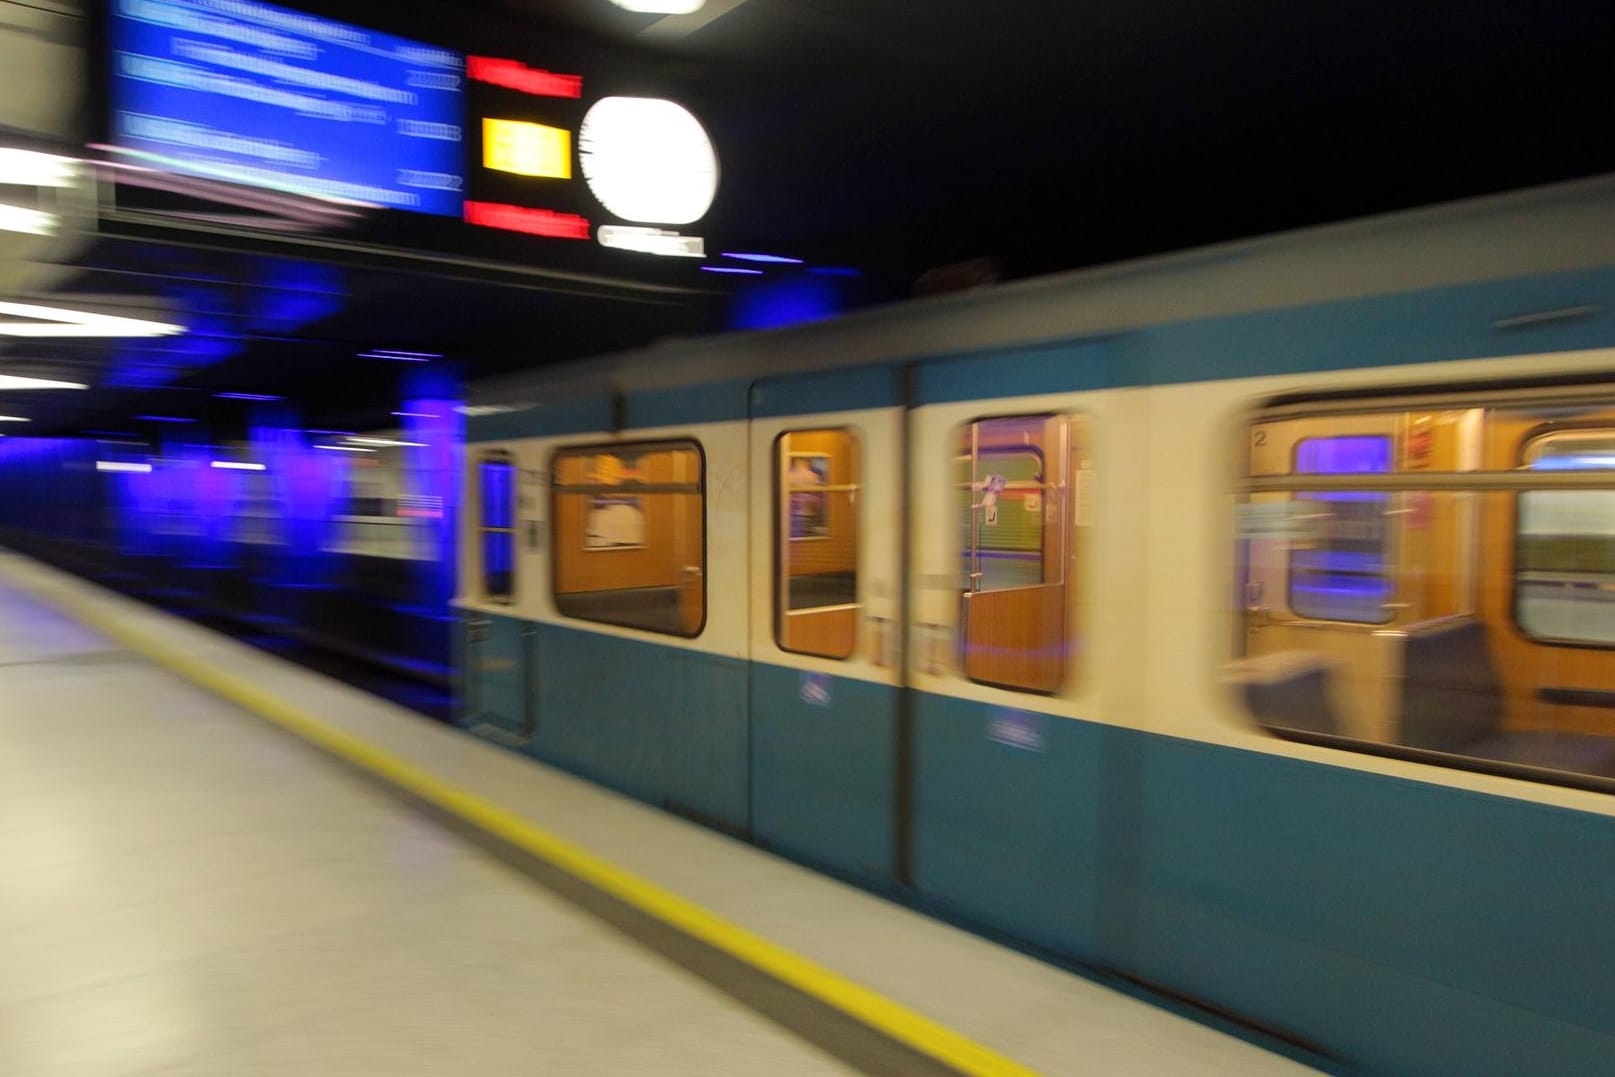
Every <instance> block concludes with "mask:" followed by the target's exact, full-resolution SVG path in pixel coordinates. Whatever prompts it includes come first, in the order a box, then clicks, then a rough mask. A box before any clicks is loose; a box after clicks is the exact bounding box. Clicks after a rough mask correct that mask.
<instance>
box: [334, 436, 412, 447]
mask: <svg viewBox="0 0 1615 1077" xmlns="http://www.w3.org/2000/svg"><path fill="white" fill-rule="evenodd" d="M348 440H349V441H351V442H353V443H354V444H355V445H380V446H383V447H385V448H389V449H391V448H404V447H408V448H411V449H424V448H426V442H424V441H398V440H397V439H395V438H360V437H350V438H349V439H348Z"/></svg>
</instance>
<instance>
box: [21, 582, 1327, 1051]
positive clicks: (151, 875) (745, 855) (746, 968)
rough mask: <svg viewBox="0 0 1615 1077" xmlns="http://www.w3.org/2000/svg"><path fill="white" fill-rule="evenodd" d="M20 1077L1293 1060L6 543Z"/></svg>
mask: <svg viewBox="0 0 1615 1077" xmlns="http://www.w3.org/2000/svg"><path fill="white" fill-rule="evenodd" d="M0 809H3V810H0V865H3V867H0V873H3V874H0V1074H5V1075H8V1077H57V1075H62V1077H114V1075H115V1077H159V1075H160V1077H203V1075H207V1077H230V1075H236V1074H240V1075H246V1077H259V1075H264V1077H267V1075H271V1074H273V1075H276V1077H286V1075H294V1074H295V1075H300V1077H324V1075H328V1074H329V1075H332V1077H335V1075H343V1077H366V1075H371V1074H374V1075H377V1077H382V1075H385V1077H408V1075H414V1074H421V1075H427V1074H430V1075H434V1077H444V1075H451V1074H452V1075H468V1077H469V1075H476V1077H499V1075H505V1074H509V1075H523V1077H526V1075H532V1074H550V1073H555V1074H581V1073H590V1074H594V1073H599V1074H815V1073H857V1072H869V1073H970V1074H989V1073H993V1074H1026V1073H1048V1074H1090V1073H1091V1074H1106V1075H1127V1074H1189V1073H1194V1074H1241V1075H1265V1074H1290V1073H1305V1072H1315V1071H1314V1070H1312V1069H1310V1068H1308V1066H1306V1065H1304V1064H1303V1062H1302V1061H1299V1060H1297V1058H1294V1057H1287V1056H1285V1055H1283V1054H1278V1053H1274V1052H1271V1051H1268V1050H1264V1049H1263V1047H1262V1046H1259V1045H1258V1044H1256V1043H1253V1042H1249V1041H1248V1040H1247V1039H1245V1038H1242V1037H1239V1036H1235V1035H1230V1034H1228V1033H1227V1032H1224V1031H1221V1030H1219V1029H1217V1028H1214V1027H1211V1026H1210V1025H1208V1024H1206V1023H1202V1022H1200V1021H1196V1020H1191V1019H1189V1018H1188V1017H1186V1016H1184V1015H1182V1014H1180V1013H1175V1012H1171V1011H1170V1010H1168V1009H1163V1008H1161V1007H1158V1006H1154V1005H1151V1004H1149V1003H1148V1002H1146V1001H1143V1000H1141V999H1140V998H1138V997H1134V995H1133V994H1130V993H1127V992H1123V991H1119V990H1116V989H1114V988H1112V987H1110V986H1107V985H1105V984H1103V983H1099V982H1096V981H1094V980H1091V979H1087V978H1084V977H1082V976H1079V975H1076V974H1073V973H1070V972H1067V971H1064V970H1062V969H1059V968H1056V967H1053V966H1051V965H1048V964H1046V963H1043V962H1041V961H1038V960H1036V959H1034V958H1032V957H1029V956H1026V955H1024V954H1021V953H1018V952H1016V951H1014V950H1011V949H1008V948H1005V947H1002V946H999V945H997V944H995V943H993V942H990V941H988V940H985V939H982V938H980V937H977V936H974V935H971V934H969V933H967V932H965V931H962V930H959V929H957V928H954V927H951V926H949V925H947V924H944V923H941V922H938V921H936V920H933V919H930V918H928V917H925V916H923V915H921V914H919V913H917V912H914V911H912V910H909V909H906V908H903V907H901V906H900V905H897V904H894V903H892V902H889V901H886V900H884V899H882V898H880V897H878V896H874V895H871V894H868V893H865V892H863V891H860V890H857V889H855V888H852V887H850V886H846V885H843V884H841V883H839V882H836V881H835V880H832V879H829V878H826V877H824V876H821V875H818V874H815V873H813V872H811V871H808V870H807V869H805V868H802V867H799V866H797V865H794V864H792V863H790V862H787V861H784V860H781V859H779V858H776V857H774V856H772V855H770V854H768V853H765V852H762V851H760V850H757V849H755V848H752V847H750V846H747V845H745V844H743V843H740V842H737V841H734V840H732V839H730V838H727V837H725V836H723V835H720V834H717V833H714V832H712V831H709V830H706V829H703V828H701V827H699V826H696V825H694V824H691V823H688V822H686V821H684V820H681V819H678V818H676V817H673V816H670V815H667V814H665V813H663V812H660V811H657V810H655V809H653V808H650V807H647V806H645V805H642V804H639V803H636V802H634V801H631V800H628V799H626V798H624V797H621V796H618V795H616V794H614V793H612V792H609V791H607V790H604V789H601V788H599V787H597V786H594V785H591V784H589V783H587V782H584V781H582V780H580V779H577V778H574V777H572V776H570V775H568V774H565V773H563V772H560V771H557V770H554V769H552V768H548V767H545V766H543V765H542V764H539V763H537V762H534V761H532V760H530V759H526V758H523V757H520V756H517V755H515V754H514V753H510V752H507V751H504V750H502V749H499V748H497V747H495V746H493V745H491V744H486V743H483V742H481V741H479V740H477V739H475V738H473V737H471V736H469V735H467V734H464V733H461V732H459V731H457V730H454V729H451V728H449V727H446V726H442V725H439V724H436V723H433V722H431V721H429V720H427V719H425V718H422V717H421V716H420V715H418V714H416V713H414V712H411V711H409V710H406V709H404V708H402V707H399V706H397V705H394V704H391V703H387V702H385V701H383V700H380V699H377V698H375V697H373V696H369V695H366V694H365V693H363V692H360V691H358V690H356V689H353V688H350V687H349V686H347V685H345V684H342V683H340V682H338V681H335V680H332V679H330V678H328V677H325V676H323V675H321V674H318V673H315V672H312V671H309V670H307V669H304V668H302V667H299V666H296V665H293V664H291V663H289V662H286V661H284V660H282V659H279V658H276V657H274V656H273V655H269V654H266V653H264V652H262V651H259V650H256V649H254V648H252V647H249V646H247V645H244V644H241V643H238V642H236V641H234V640H232V639H230V638H228V637H226V636H223V635H220V634H217V633H214V632H212V631H209V630H208V629H205V628H202V627H200V626H198V625H195V624H191V623H188V622H185V621H182V620H180V619H178V618H176V617H173V616H171V615H168V614H165V613H162V612H159V611H156V610H153V609H151V608H149V607H146V606H143V605H140V604H138V603H136V602H133V601H131V600H129V599H126V598H123V597H121V596H118V595H115V594H112V593H111V592H108V591H105V590H103V589H101V588H99V587H96V586H94V585H92V584H89V583H86V582H84V581H82V580H78V579H76V578H74V577H71V576H68V575H66V574H64V573H62V572H59V571H57V570H55V569H51V568H47V567H45V566H43V565H41V564H39V563H38V562H35V561H31V560H29V559H26V558H23V557H21V556H18V555H16V554H11V553H5V552H0Z"/></svg>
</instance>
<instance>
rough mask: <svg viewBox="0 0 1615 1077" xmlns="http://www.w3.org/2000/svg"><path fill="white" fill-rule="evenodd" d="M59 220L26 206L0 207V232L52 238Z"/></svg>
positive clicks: (49, 214)
mask: <svg viewBox="0 0 1615 1077" xmlns="http://www.w3.org/2000/svg"><path fill="white" fill-rule="evenodd" d="M59 224H61V219H60V218H58V217H57V216H56V214H54V213H46V212H45V211H44V210H40V209H29V208H28V207H26V206H7V205H0V232H21V233H23V234H24V235H30V236H54V235H55V234H56V227H57V225H59Z"/></svg>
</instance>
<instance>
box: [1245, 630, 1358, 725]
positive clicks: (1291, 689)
mask: <svg viewBox="0 0 1615 1077" xmlns="http://www.w3.org/2000/svg"><path fill="white" fill-rule="evenodd" d="M1335 665H1336V663H1335V662H1334V661H1333V660H1332V659H1330V658H1329V657H1328V656H1327V655H1324V654H1321V653H1319V652H1318V651H1275V652H1273V653H1271V654H1264V655H1258V656H1256V657H1253V658H1247V659H1244V660H1243V661H1240V662H1235V663H1233V665H1232V666H1230V667H1229V680H1230V681H1231V682H1232V683H1234V684H1235V685H1237V686H1238V687H1239V689H1240V691H1241V692H1242V693H1243V694H1244V697H1245V706H1246V707H1247V708H1248V709H1249V711H1250V713H1251V715H1252V716H1254V717H1255V718H1256V720H1257V721H1259V722H1261V723H1262V724H1263V725H1264V726H1268V727H1270V728H1273V729H1292V730H1296V731H1298V732H1303V733H1323V734H1327V735H1329V736H1339V735H1340V733H1341V728H1342V727H1341V721H1340V715H1339V712H1337V711H1336V710H1335V706H1334V702H1333V701H1332V700H1331V699H1330V695H1329V684H1330V681H1331V680H1332V677H1333V671H1334V668H1335Z"/></svg>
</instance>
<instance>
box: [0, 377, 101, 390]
mask: <svg viewBox="0 0 1615 1077" xmlns="http://www.w3.org/2000/svg"><path fill="white" fill-rule="evenodd" d="M88 388H89V386H88V385H84V384H81V383H79V382H76V381H56V380H55V379H53V378H29V377H25V376H23V375H21V374H0V389H7V390H9V389H88Z"/></svg>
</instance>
